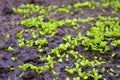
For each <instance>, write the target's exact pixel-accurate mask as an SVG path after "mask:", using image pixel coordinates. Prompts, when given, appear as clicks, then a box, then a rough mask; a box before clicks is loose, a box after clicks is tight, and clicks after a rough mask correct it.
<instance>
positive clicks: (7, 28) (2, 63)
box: [0, 0, 120, 80]
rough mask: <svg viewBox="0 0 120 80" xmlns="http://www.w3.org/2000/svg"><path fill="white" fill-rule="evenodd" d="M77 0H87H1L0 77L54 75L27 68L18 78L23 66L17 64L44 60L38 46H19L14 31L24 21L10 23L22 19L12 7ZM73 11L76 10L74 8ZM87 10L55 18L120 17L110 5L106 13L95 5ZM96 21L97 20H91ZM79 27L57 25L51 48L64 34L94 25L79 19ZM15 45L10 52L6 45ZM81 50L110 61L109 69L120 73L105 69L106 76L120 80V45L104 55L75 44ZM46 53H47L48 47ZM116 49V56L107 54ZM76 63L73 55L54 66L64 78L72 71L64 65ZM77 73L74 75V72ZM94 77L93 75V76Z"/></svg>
mask: <svg viewBox="0 0 120 80" xmlns="http://www.w3.org/2000/svg"><path fill="white" fill-rule="evenodd" d="M76 1H86V0H0V80H53V78H54V77H55V76H53V75H52V74H51V71H47V72H43V73H42V74H36V73H35V72H34V71H30V70H28V71H27V72H25V73H24V75H23V77H22V78H19V75H20V73H21V70H20V69H19V68H18V66H19V65H21V64H24V63H32V64H35V65H42V62H41V61H40V60H39V55H38V54H37V52H36V48H35V47H32V48H24V49H20V48H19V47H18V42H17V38H16V37H15V34H16V33H17V32H18V31H20V30H22V26H21V25H10V22H18V21H21V20H22V17H21V15H19V14H15V13H14V12H13V11H12V8H13V7H17V6H18V5H20V4H23V3H32V4H38V5H44V6H48V5H62V4H64V5H67V4H73V3H74V2H76ZM73 11H74V10H73ZM83 11H84V13H80V12H77V11H74V12H75V13H74V14H73V15H69V14H57V15H55V18H56V19H57V20H61V19H65V18H77V17H81V18H87V17H97V16H98V15H102V16H112V17H114V16H117V17H120V13H117V14H114V15H113V14H112V13H111V8H109V9H108V10H107V12H105V13H103V12H102V8H101V9H95V10H94V11H91V10H89V9H88V8H84V9H83ZM92 23H94V22H92ZM80 26H81V27H80V28H79V29H78V30H75V29H73V28H71V27H67V26H64V27H62V28H58V29H57V34H56V35H55V36H54V37H52V38H51V39H49V40H48V42H49V44H48V46H49V47H50V48H55V47H57V46H58V45H59V44H61V43H64V41H63V40H62V37H63V36H64V35H66V34H70V35H72V36H73V37H75V36H76V35H77V33H78V32H81V33H82V35H85V33H86V31H87V30H89V29H90V27H91V25H90V24H89V23H86V24H82V23H80ZM7 34H10V36H11V38H10V39H6V35H7ZM9 46H11V47H13V48H14V49H15V51H14V52H8V51H6V50H5V49H6V48H7V47H9ZM76 49H77V50H78V51H79V53H81V54H83V55H85V57H86V58H89V59H90V58H92V57H93V56H100V57H102V58H103V59H105V60H106V61H107V62H108V63H107V66H105V68H106V69H109V68H113V69H114V70H115V72H116V73H117V74H118V75H119V76H118V77H111V76H110V75H109V74H108V72H106V73H105V74H104V75H103V76H104V77H105V78H106V80H120V70H118V68H117V65H119V64H120V49H119V48H117V47H116V48H114V49H112V50H111V51H110V53H109V52H108V53H107V54H104V55H101V54H96V52H91V51H84V48H83V47H82V46H79V47H77V48H76ZM44 53H47V51H45V52H44ZM111 53H116V55H115V57H114V58H113V59H111V58H109V56H108V54H109V55H110V54H111ZM12 56H17V57H18V60H17V61H16V62H14V61H12V60H11V57H12ZM71 64H73V61H72V59H71V60H70V61H68V62H62V63H58V64H57V65H56V66H55V70H56V71H57V72H58V73H59V75H58V77H59V80H65V78H66V76H69V77H71V75H67V74H65V72H64V70H63V69H64V67H65V66H67V65H71ZM10 67H13V68H15V70H14V71H11V70H10V69H9V68H10ZM73 76H74V75H73ZM90 80H92V79H90Z"/></svg>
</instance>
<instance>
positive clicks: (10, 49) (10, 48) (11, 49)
mask: <svg viewBox="0 0 120 80" xmlns="http://www.w3.org/2000/svg"><path fill="white" fill-rule="evenodd" d="M6 50H7V51H10V52H12V51H14V48H13V47H11V46H9V47H8V48H7V49H6Z"/></svg>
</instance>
